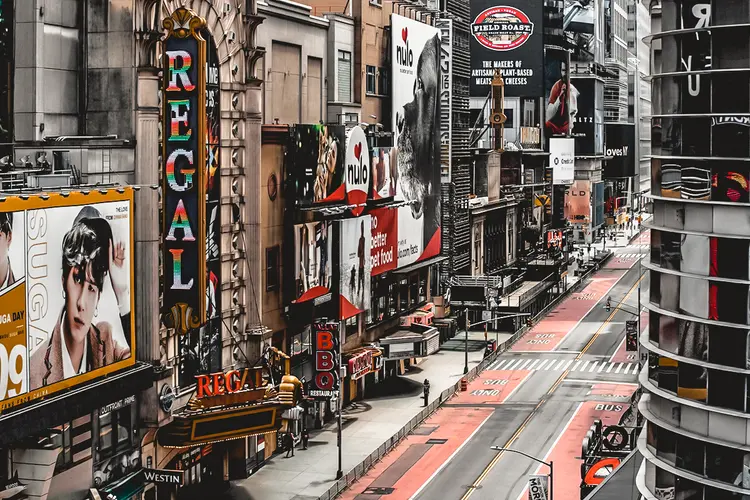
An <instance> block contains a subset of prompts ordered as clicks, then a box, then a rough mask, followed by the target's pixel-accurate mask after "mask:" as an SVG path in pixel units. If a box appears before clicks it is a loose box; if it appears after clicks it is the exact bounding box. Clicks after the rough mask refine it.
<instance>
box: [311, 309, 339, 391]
mask: <svg viewBox="0 0 750 500" xmlns="http://www.w3.org/2000/svg"><path fill="white" fill-rule="evenodd" d="M313 359H314V361H315V364H314V367H313V368H314V370H315V372H314V377H313V381H312V387H311V389H310V396H311V397H314V398H332V397H336V396H337V395H338V391H339V327H338V324H336V323H318V324H315V325H313Z"/></svg>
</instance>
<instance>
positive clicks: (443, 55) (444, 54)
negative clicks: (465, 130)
mask: <svg viewBox="0 0 750 500" xmlns="http://www.w3.org/2000/svg"><path fill="white" fill-rule="evenodd" d="M435 26H436V27H437V28H438V29H439V30H440V175H442V176H443V177H446V178H448V179H450V178H451V171H452V168H451V158H453V155H452V143H453V88H452V87H453V85H452V84H453V72H452V68H453V19H436V20H435Z"/></svg>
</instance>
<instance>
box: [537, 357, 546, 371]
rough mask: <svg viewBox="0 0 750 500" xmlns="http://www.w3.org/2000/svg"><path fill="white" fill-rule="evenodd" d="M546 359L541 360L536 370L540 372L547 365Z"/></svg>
mask: <svg viewBox="0 0 750 500" xmlns="http://www.w3.org/2000/svg"><path fill="white" fill-rule="evenodd" d="M547 361H549V360H548V359H543V360H542V362H541V363H539V366H537V367H536V369H537V370H541V369H542V367H543V366H544V365H546V364H547Z"/></svg>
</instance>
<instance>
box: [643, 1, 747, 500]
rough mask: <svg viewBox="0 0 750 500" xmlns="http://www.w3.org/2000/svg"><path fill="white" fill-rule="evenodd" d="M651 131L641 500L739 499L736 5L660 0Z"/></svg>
mask: <svg viewBox="0 0 750 500" xmlns="http://www.w3.org/2000/svg"><path fill="white" fill-rule="evenodd" d="M652 7H657V8H658V14H659V15H660V26H658V29H656V30H655V32H654V35H653V39H652V48H653V50H654V65H653V74H652V77H653V96H654V99H653V102H654V110H653V115H652V116H653V118H652V126H653V134H652V149H653V156H652V161H651V178H652V185H651V197H652V200H653V221H652V223H651V259H650V262H648V263H644V265H645V266H646V267H647V268H648V269H649V271H650V296H649V297H648V301H647V308H648V310H649V316H650V318H649V331H648V333H644V334H643V335H642V336H641V348H642V349H643V351H642V353H644V355H646V354H647V356H648V370H643V371H642V372H641V374H640V375H639V377H640V383H641V387H642V389H643V395H642V397H641V399H640V403H639V410H640V412H641V413H642V415H643V416H644V417H645V419H646V421H647V426H646V429H645V430H644V432H643V433H642V434H641V436H640V438H639V441H638V449H639V451H640V453H641V454H642V455H643V456H644V457H645V460H644V462H643V464H642V465H641V468H640V473H639V474H638V476H637V484H638V488H639V489H640V492H641V493H642V495H643V496H644V497H645V498H690V499H706V500H708V499H722V498H743V497H746V496H747V495H750V476H749V475H748V463H750V440H749V439H748V436H750V434H749V429H750V427H748V422H750V420H749V419H748V412H749V411H750V406H748V405H749V404H750V403H749V401H750V400H749V399H748V397H747V394H748V393H747V390H748V389H747V388H748V374H749V373H750V372H749V371H748V369H750V365H749V364H748V356H747V353H748V352H749V351H748V335H747V332H748V325H749V324H750V319H749V318H748V307H747V304H748V301H747V298H748V288H749V286H750V276H749V275H748V269H747V265H746V264H745V262H746V261H747V255H748V254H747V251H748V250H747V249H748V239H749V238H750V226H748V223H747V221H748V220H749V219H748V201H749V200H748V188H747V186H748V175H750V174H748V163H747V158H748V153H749V152H750V150H749V148H750V142H749V140H748V137H749V136H748V128H747V117H748V113H749V112H750V108H749V107H748V106H749V104H748V103H750V99H749V98H748V96H747V85H746V84H745V82H746V80H747V79H748V74H749V73H748V65H747V59H746V58H742V57H738V56H737V54H736V48H737V47H738V46H740V47H741V46H747V45H748V39H749V38H748V37H749V34H748V31H747V28H746V24H747V22H748V14H747V11H743V10H741V9H739V8H738V4H737V3H736V2H732V1H725V0H715V1H713V2H711V3H696V2H691V1H663V2H661V3H660V4H659V5H658V6H652Z"/></svg>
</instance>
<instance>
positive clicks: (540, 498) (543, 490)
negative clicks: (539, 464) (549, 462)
mask: <svg viewBox="0 0 750 500" xmlns="http://www.w3.org/2000/svg"><path fill="white" fill-rule="evenodd" d="M548 483H549V477H548V476H546V475H542V474H529V500H547V499H548V498H549V490H548V488H549V486H548Z"/></svg>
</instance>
